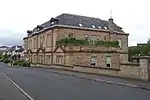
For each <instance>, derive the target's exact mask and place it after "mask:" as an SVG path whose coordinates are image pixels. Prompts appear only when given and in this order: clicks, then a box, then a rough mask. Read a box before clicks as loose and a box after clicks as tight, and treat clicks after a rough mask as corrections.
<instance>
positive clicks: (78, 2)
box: [0, 0, 150, 46]
mask: <svg viewBox="0 0 150 100" xmlns="http://www.w3.org/2000/svg"><path fill="white" fill-rule="evenodd" d="M149 2H150V1H149V0H1V2H0V45H15V44H16V45H18V44H20V45H21V44H23V40H22V38H23V37H25V36H26V35H27V33H26V31H27V30H31V29H33V28H34V27H36V26H37V25H39V24H42V23H44V22H46V21H48V20H50V19H51V17H56V16H58V15H60V14H62V13H70V14H77V15H84V16H90V17H97V18H100V19H102V20H108V19H109V18H110V15H111V14H110V11H112V18H113V19H114V22H115V23H116V24H117V25H119V26H121V27H122V28H123V31H124V32H126V33H129V34H130V35H129V46H132V45H136V44H137V43H145V42H146V41H147V40H148V38H150V35H149V26H150V13H149V9H150V6H149V4H150V3H149Z"/></svg>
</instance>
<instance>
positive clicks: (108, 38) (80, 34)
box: [24, 14, 129, 69]
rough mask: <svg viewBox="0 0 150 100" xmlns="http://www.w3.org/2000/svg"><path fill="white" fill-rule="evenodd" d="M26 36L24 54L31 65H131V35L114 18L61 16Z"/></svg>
mask: <svg viewBox="0 0 150 100" xmlns="http://www.w3.org/2000/svg"><path fill="white" fill-rule="evenodd" d="M27 33H28V35H27V36H26V37H24V49H25V51H24V52H25V57H26V59H28V60H29V61H30V62H32V63H39V64H48V65H51V64H58V65H68V66H74V65H79V66H89V67H102V68H110V69H111V68H113V69H120V63H123V62H128V35H129V34H128V33H125V32H124V31H123V30H122V28H121V27H120V26H118V25H116V24H115V23H114V21H113V19H112V18H110V19H109V20H108V21H107V20H101V19H99V18H93V17H86V16H79V15H73V14H61V15H59V16H57V17H55V18H51V19H50V20H49V21H47V22H45V23H43V24H41V25H37V27H35V28H34V29H33V30H28V31H27ZM70 38H71V39H74V40H73V41H70V40H71V39H70ZM67 39H68V42H67V43H66V42H65V43H66V44H65V43H63V42H62V43H63V44H62V43H61V42H60V40H62V41H67ZM69 39H70V40H69ZM75 41H78V43H75ZM79 41H80V42H79ZM81 41H82V43H81ZM57 43H60V44H57Z"/></svg>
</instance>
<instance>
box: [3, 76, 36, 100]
mask: <svg viewBox="0 0 150 100" xmlns="http://www.w3.org/2000/svg"><path fill="white" fill-rule="evenodd" d="M1 74H2V75H4V76H5V77H6V78H7V79H8V80H9V81H10V82H11V83H12V84H13V85H14V86H15V87H16V88H17V89H18V90H19V91H20V92H21V93H23V95H25V96H26V97H27V98H28V99H30V100H34V99H33V98H32V97H31V96H30V95H29V94H27V93H26V92H25V91H24V90H23V89H22V88H21V87H19V86H18V85H17V84H16V83H15V82H14V81H13V80H11V79H10V78H9V77H8V76H7V75H6V74H5V73H1Z"/></svg>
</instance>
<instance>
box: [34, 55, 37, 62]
mask: <svg viewBox="0 0 150 100" xmlns="http://www.w3.org/2000/svg"><path fill="white" fill-rule="evenodd" d="M36 61H37V57H36V55H34V63H36Z"/></svg>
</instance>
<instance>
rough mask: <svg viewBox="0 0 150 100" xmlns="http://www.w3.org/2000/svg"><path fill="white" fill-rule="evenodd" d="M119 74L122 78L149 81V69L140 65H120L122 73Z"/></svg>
mask: <svg viewBox="0 0 150 100" xmlns="http://www.w3.org/2000/svg"><path fill="white" fill-rule="evenodd" d="M118 74H119V76H121V77H126V78H132V79H140V80H148V69H147V68H146V67H142V66H140V65H139V64H133V63H124V64H123V63H122V64H120V71H119V72H118Z"/></svg>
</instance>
